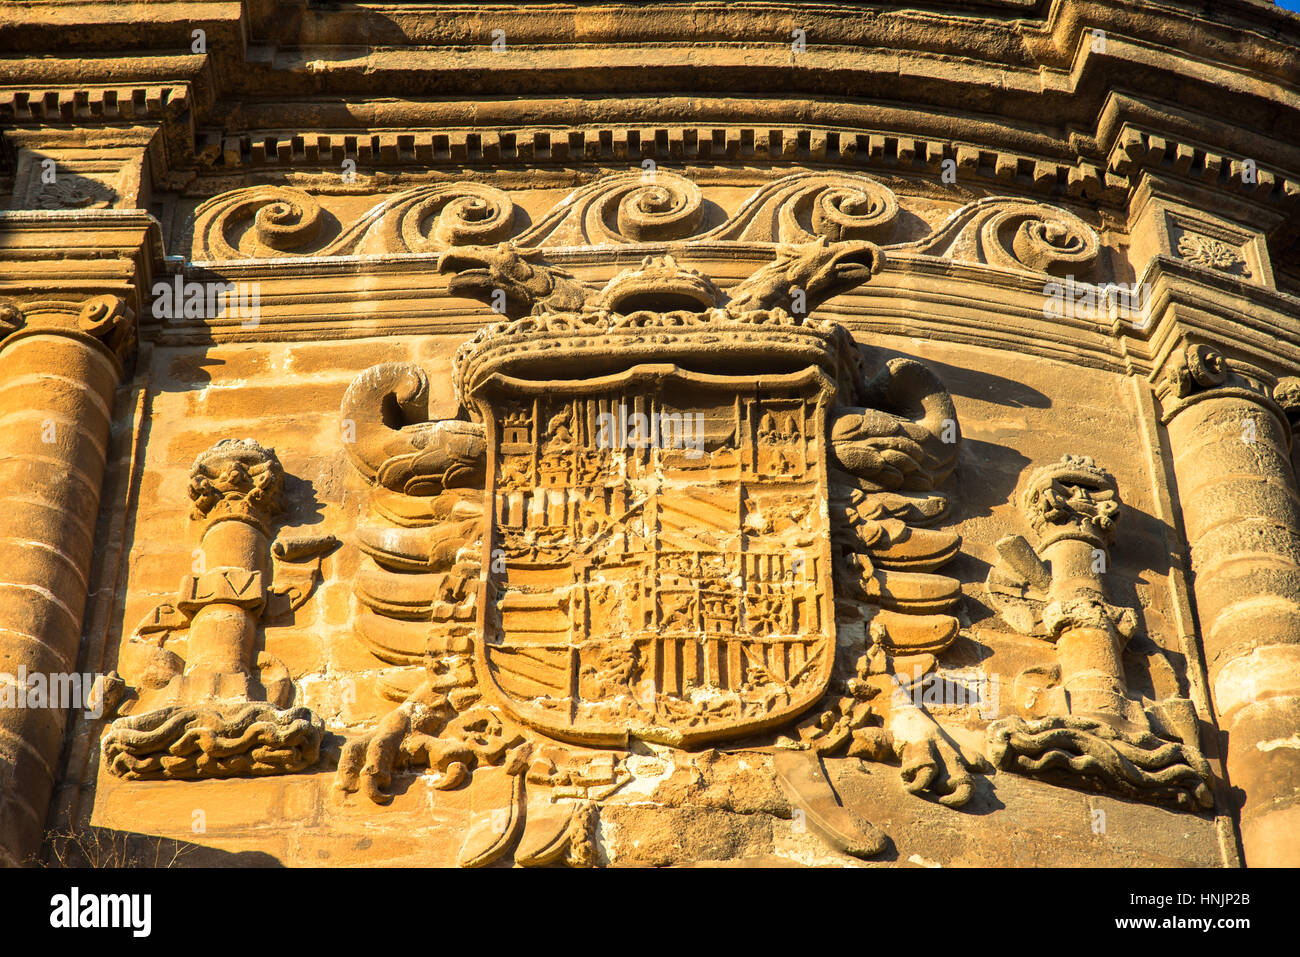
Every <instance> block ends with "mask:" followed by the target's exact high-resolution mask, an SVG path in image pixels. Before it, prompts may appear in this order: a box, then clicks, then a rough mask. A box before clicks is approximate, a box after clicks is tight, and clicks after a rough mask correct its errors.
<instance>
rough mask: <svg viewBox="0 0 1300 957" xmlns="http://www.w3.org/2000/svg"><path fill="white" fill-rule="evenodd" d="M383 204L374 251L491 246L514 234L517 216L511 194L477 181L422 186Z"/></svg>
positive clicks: (376, 231) (411, 250) (377, 225)
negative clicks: (377, 245)
mask: <svg viewBox="0 0 1300 957" xmlns="http://www.w3.org/2000/svg"><path fill="white" fill-rule="evenodd" d="M381 209H382V213H381V215H380V218H379V220H378V222H377V224H376V226H375V227H374V229H373V230H372V231H373V232H375V234H376V236H377V241H378V243H379V248H378V249H374V250H373V251H374V252H411V253H419V252H427V251H430V250H434V249H446V248H448V247H451V246H481V245H490V244H492V243H498V242H501V241H502V240H504V239H507V238H509V236H510V234H511V232H512V231H513V228H514V221H515V204H514V203H513V202H511V200H510V197H509V196H507V195H506V194H505V193H503V192H501V190H499V189H494V188H493V187H491V186H483V185H480V184H478V183H452V184H450V185H446V186H425V187H421V188H420V189H416V190H412V191H411V192H409V193H403V194H402V195H401V196H400V197H398V198H397V199H395V200H392V201H390V202H389V203H386V204H384V206H383V207H382V208H381Z"/></svg>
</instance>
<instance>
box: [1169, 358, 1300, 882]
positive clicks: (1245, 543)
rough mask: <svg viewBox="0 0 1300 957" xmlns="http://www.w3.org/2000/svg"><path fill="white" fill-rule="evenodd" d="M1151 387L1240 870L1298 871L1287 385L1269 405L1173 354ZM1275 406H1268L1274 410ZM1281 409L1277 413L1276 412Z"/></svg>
mask: <svg viewBox="0 0 1300 957" xmlns="http://www.w3.org/2000/svg"><path fill="white" fill-rule="evenodd" d="M1159 391H1160V393H1161V400H1162V402H1163V404H1164V407H1165V412H1164V416H1163V419H1164V422H1165V424H1166V427H1167V429H1168V435H1169V445H1170V448H1171V451H1172V454H1173V464H1174V473H1175V477H1176V479H1177V482H1178V495H1179V499H1180V501H1181V502H1182V514H1183V526H1184V529H1185V532H1186V535H1187V541H1188V544H1189V546H1190V550H1191V563H1192V571H1193V574H1194V576H1195V580H1194V588H1195V594H1196V605H1197V615H1198V617H1199V620H1200V626H1201V638H1202V641H1203V644H1204V650H1205V662H1206V668H1207V671H1208V676H1209V682H1210V690H1211V694H1212V697H1213V702H1214V709H1215V712H1216V714H1217V715H1218V720H1219V725H1220V727H1221V729H1222V730H1223V731H1224V732H1226V735H1227V773H1228V778H1229V780H1230V783H1231V784H1232V785H1233V786H1234V788H1236V789H1240V790H1241V791H1243V792H1244V793H1245V800H1244V804H1243V805H1242V807H1241V834H1242V844H1243V848H1244V851H1245V858H1246V863H1247V864H1248V865H1250V866H1265V867H1267V866H1294V865H1296V864H1300V839H1298V838H1297V835H1298V834H1300V800H1298V799H1297V795H1300V750H1297V749H1296V748H1295V746H1294V741H1295V740H1296V735H1297V734H1298V733H1300V498H1298V497H1297V490H1296V475H1295V471H1294V469H1293V467H1292V463H1291V455H1290V445H1291V423H1290V421H1289V414H1290V413H1289V411H1288V410H1289V409H1291V408H1294V403H1293V402H1292V400H1291V397H1292V396H1293V394H1294V391H1295V390H1294V386H1293V384H1292V383H1291V382H1288V381H1287V380H1283V381H1282V382H1280V383H1278V384H1277V386H1276V388H1275V389H1274V390H1273V392H1274V394H1275V395H1277V396H1278V399H1275V398H1274V396H1273V395H1270V394H1269V391H1268V390H1266V389H1265V388H1263V386H1261V385H1260V384H1259V383H1257V382H1254V381H1252V380H1250V379H1249V378H1247V377H1245V376H1243V375H1242V374H1240V373H1239V372H1237V371H1236V370H1234V368H1233V367H1232V365H1231V364H1230V363H1229V362H1228V360H1227V359H1226V358H1225V357H1224V356H1223V355H1222V354H1221V353H1219V352H1218V351H1216V350H1215V349H1213V348H1211V347H1210V346H1207V345H1204V344H1192V345H1189V346H1186V347H1184V348H1183V349H1181V350H1179V351H1177V352H1176V353H1175V354H1174V356H1173V357H1172V359H1171V361H1170V362H1169V364H1168V365H1167V367H1166V370H1165V375H1164V378H1163V380H1162V382H1161V385H1160V388H1159ZM1279 400H1280V402H1279ZM1280 403H1281V404H1280Z"/></svg>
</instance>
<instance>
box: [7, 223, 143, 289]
mask: <svg viewBox="0 0 1300 957" xmlns="http://www.w3.org/2000/svg"><path fill="white" fill-rule="evenodd" d="M0 247H3V249H4V256H3V258H0V297H5V298H9V299H15V300H18V301H19V302H23V301H27V300H38V299H39V300H50V299H66V300H72V301H76V300H83V299H86V298H89V297H92V296H98V295H101V294H112V295H115V296H118V297H119V298H121V299H122V300H123V301H124V302H125V303H126V305H127V307H128V308H129V309H130V310H132V311H133V312H134V313H135V314H136V315H142V314H143V312H142V310H143V309H144V308H145V307H147V305H148V302H149V298H148V289H149V287H150V285H151V283H152V280H153V276H154V274H155V272H157V271H158V270H159V269H160V268H161V266H162V262H163V251H162V235H161V231H160V230H159V227H158V221H157V220H156V219H154V218H153V217H152V216H150V215H149V214H148V213H145V212H143V211H140V210H114V209H94V210H50V211H45V210H41V211H7V212H6V211H0Z"/></svg>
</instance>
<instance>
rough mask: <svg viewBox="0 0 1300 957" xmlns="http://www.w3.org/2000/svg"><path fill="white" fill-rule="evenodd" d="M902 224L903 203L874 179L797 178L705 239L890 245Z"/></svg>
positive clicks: (769, 189)
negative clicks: (900, 206) (900, 209)
mask: <svg viewBox="0 0 1300 957" xmlns="http://www.w3.org/2000/svg"><path fill="white" fill-rule="evenodd" d="M897 221H898V199H897V198H896V197H895V196H894V194H893V192H892V191H890V190H889V189H888V188H887V187H886V186H884V185H883V184H881V183H878V182H876V181H875V180H874V179H870V178H869V177H866V176H854V175H846V174H842V173H794V174H792V175H790V176H784V177H782V178H781V179H778V180H776V181H775V182H772V183H769V184H768V185H766V186H764V187H762V188H761V189H759V190H758V191H757V192H756V193H754V195H752V196H751V197H750V198H749V199H748V200H746V201H745V203H744V204H743V205H742V206H741V208H740V209H739V210H738V211H737V212H736V215H735V216H733V217H732V218H731V219H729V220H728V221H727V222H726V223H724V224H723V225H722V226H720V227H718V228H717V229H715V230H712V231H711V232H709V233H707V234H705V235H704V236H702V237H700V238H701V239H712V240H733V241H748V242H780V243H804V242H808V241H809V240H812V239H816V238H817V237H819V236H825V237H826V238H827V239H829V240H830V241H831V242H841V241H843V240H847V239H867V240H871V241H873V242H887V241H888V240H889V238H890V237H891V236H892V235H893V233H894V229H895V227H896V226H897Z"/></svg>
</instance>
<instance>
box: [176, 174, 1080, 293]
mask: <svg viewBox="0 0 1300 957" xmlns="http://www.w3.org/2000/svg"><path fill="white" fill-rule="evenodd" d="M705 207H706V204H705V201H704V199H703V196H702V194H701V192H700V189H699V187H698V186H697V185H696V184H695V183H693V182H692V181H690V180H689V179H687V178H685V177H683V176H681V175H679V174H677V173H673V172H669V171H667V170H658V171H656V172H655V173H654V174H653V176H647V175H645V174H643V173H641V172H626V173H613V174H610V175H607V176H603V177H601V178H600V179H598V180H595V181H594V182H592V183H589V184H587V185H585V186H582V187H580V188H578V189H576V190H574V192H573V193H571V194H570V195H569V196H568V197H567V198H565V199H564V200H563V201H562V202H561V203H560V204H559V205H557V206H556V207H555V208H554V209H552V210H551V211H550V212H548V213H546V214H545V215H543V216H542V217H541V218H540V219H539V220H538V221H537V222H535V223H534V224H532V225H530V226H527V227H526V228H524V227H523V226H522V225H521V220H522V217H521V216H519V215H517V210H516V207H515V205H514V202H513V201H512V200H511V199H510V197H509V196H508V195H507V194H506V193H504V192H502V191H501V190H499V189H496V188H494V187H491V186H486V185H482V184H478V183H467V182H462V183H450V184H441V185H436V186H421V187H417V188H415V189H412V190H407V191H405V192H402V193H398V194H396V195H394V196H392V197H390V198H388V199H386V200H384V201H383V202H381V203H379V204H378V205H376V206H375V207H374V208H373V209H371V210H370V211H368V212H367V213H366V214H365V215H363V216H362V217H361V218H359V219H358V220H356V221H355V222H353V223H351V224H347V225H343V224H340V223H338V222H337V221H336V220H334V218H333V217H332V216H331V215H330V214H328V213H327V212H325V211H324V210H322V208H321V206H320V203H319V202H318V201H317V200H316V199H315V198H314V197H312V196H311V195H310V194H308V193H306V192H304V191H302V190H299V189H295V188H292V187H283V186H254V187H248V188H245V189H238V190H234V191H233V192H229V193H224V194H222V195H220V196H216V197H214V198H212V199H210V200H208V201H207V202H205V203H203V204H202V205H201V206H199V208H198V209H197V211H196V213H195V232H194V248H193V252H192V257H191V258H192V259H194V260H196V261H227V260H235V259H250V258H251V259H258V258H272V257H279V256H299V255H300V256H353V255H368V254H378V253H389V254H401V253H430V252H442V251H447V250H451V249H454V248H457V247H461V246H478V245H487V244H491V243H499V242H506V241H508V242H509V243H510V244H511V246H513V247H514V248H515V249H517V250H520V251H525V250H527V251H537V250H545V249H559V248H572V247H581V246H594V245H605V246H608V245H627V244H636V243H662V242H673V243H684V244H689V245H704V244H710V243H780V244H791V243H803V242H807V241H809V240H812V239H817V238H825V239H827V240H828V241H830V242H842V241H848V240H868V241H871V242H873V243H876V244H877V245H879V246H881V247H882V248H883V249H884V250H885V251H886V252H887V253H888V252H890V251H895V252H899V253H911V254H919V255H924V256H935V257H943V258H948V259H953V260H956V261H961V262H972V263H985V264H989V265H993V266H997V267H1001V268H1007V269H1014V270H1017V271H1022V272H1023V271H1028V272H1032V273H1037V274H1049V275H1066V274H1074V275H1083V274H1085V273H1086V272H1087V270H1088V269H1089V268H1090V267H1091V266H1092V264H1093V263H1094V262H1095V260H1096V258H1097V254H1098V250H1099V248H1100V244H1099V240H1098V238H1097V234H1096V232H1095V231H1094V230H1093V229H1092V227H1091V226H1089V225H1088V224H1087V223H1085V222H1083V221H1082V220H1081V219H1079V218H1078V217H1077V216H1075V215H1074V214H1073V213H1070V212H1068V211H1066V210H1064V209H1061V208H1059V207H1056V206H1051V205H1048V204H1045V203H1036V202H1028V201H1024V200H1019V199H1010V198H1001V197H990V198H985V199H981V200H977V201H975V202H972V203H969V204H967V205H966V206H963V207H961V208H960V209H958V210H956V211H954V212H953V213H952V214H951V215H950V216H949V217H948V219H947V220H946V221H945V222H943V223H942V224H940V225H939V226H938V227H937V228H935V229H934V230H932V231H931V232H930V233H929V234H928V235H927V236H924V237H922V238H920V239H917V240H914V241H911V242H902V243H893V244H892V245H891V242H892V241H893V240H894V239H895V237H896V234H897V233H898V231H899V229H900V225H901V214H900V207H899V202H898V198H897V197H896V196H895V195H894V193H893V192H892V191H891V190H890V189H888V188H887V187H886V186H884V185H883V184H882V183H880V182H878V181H876V180H874V179H871V178H870V177H867V176H861V175H855V174H845V173H793V174H791V175H789V176H785V177H782V178H780V179H777V180H774V181H773V182H771V183H768V184H766V185H764V186H762V187H760V188H759V189H758V190H756V191H755V192H754V194H753V195H752V196H750V197H749V198H748V199H747V200H746V201H745V202H744V203H742V204H741V206H740V208H739V209H738V210H736V212H735V213H734V214H732V215H731V216H730V217H728V218H727V219H726V220H725V221H724V222H722V223H721V224H719V225H716V226H713V227H712V228H705V223H706V220H707V219H708V217H707V216H706V208H705Z"/></svg>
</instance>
